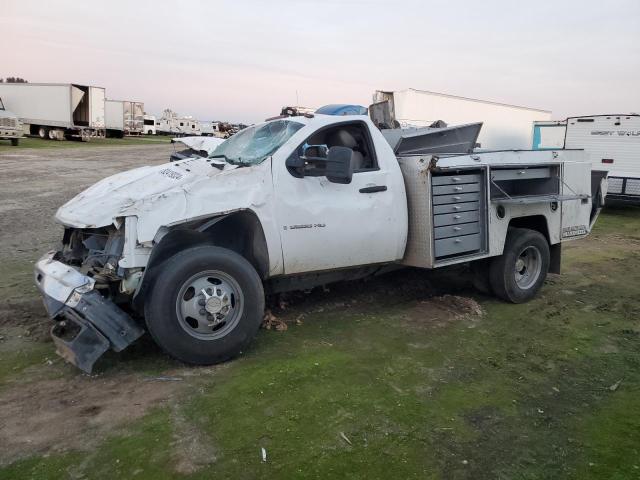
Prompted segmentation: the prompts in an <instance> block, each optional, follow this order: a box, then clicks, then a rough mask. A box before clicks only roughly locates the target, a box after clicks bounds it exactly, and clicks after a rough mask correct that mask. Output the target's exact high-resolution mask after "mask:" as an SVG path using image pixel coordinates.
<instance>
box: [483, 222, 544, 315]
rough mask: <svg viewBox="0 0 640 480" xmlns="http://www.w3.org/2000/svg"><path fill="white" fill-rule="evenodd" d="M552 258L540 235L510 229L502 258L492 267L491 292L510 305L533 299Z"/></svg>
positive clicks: (497, 259)
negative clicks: (510, 303)
mask: <svg viewBox="0 0 640 480" xmlns="http://www.w3.org/2000/svg"><path fill="white" fill-rule="evenodd" d="M549 258H550V254H549V244H548V243H547V239H546V238H545V237H544V236H543V235H542V234H541V233H540V232H537V231H535V230H529V229H526V228H510V229H509V231H508V233H507V239H506V241H505V244H504V251H503V253H502V255H501V256H499V257H496V258H494V259H493V261H492V262H491V266H490V268H489V280H490V284H491V289H492V290H493V292H494V293H495V294H496V295H497V296H498V297H500V298H502V299H503V300H506V301H508V302H512V303H524V302H527V301H529V300H531V299H532V298H533V297H534V296H535V295H536V294H537V293H538V291H539V290H540V288H541V287H542V284H543V283H544V280H545V279H546V278H547V272H548V271H549Z"/></svg>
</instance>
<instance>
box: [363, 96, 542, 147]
mask: <svg viewBox="0 0 640 480" xmlns="http://www.w3.org/2000/svg"><path fill="white" fill-rule="evenodd" d="M373 102H374V104H373V105H372V106H371V107H370V114H371V115H372V119H373V120H374V123H376V124H377V125H378V124H380V123H383V124H386V127H387V128H394V127H400V128H406V127H427V126H429V125H431V124H432V123H434V122H436V121H438V120H444V121H445V122H446V123H448V124H453V125H461V124H465V123H475V122H482V131H481V132H480V136H479V137H478V142H479V144H480V145H479V147H480V148H482V149H485V150H504V149H528V148H531V133H532V132H531V125H532V124H533V122H534V121H536V120H551V112H549V111H547V110H540V109H537V108H529V107H521V106H517V105H508V104H504V103H497V102H491V101H487V100H477V99H473V98H465V97H458V96H455V95H448V94H444V93H436V92H428V91H425V90H415V89H413V88H409V89H406V90H398V91H383V90H378V91H376V92H375V93H374V94H373ZM377 111H380V112H382V111H387V112H388V114H389V116H390V118H389V117H387V118H384V117H385V115H380V116H378V117H376V113H377Z"/></svg>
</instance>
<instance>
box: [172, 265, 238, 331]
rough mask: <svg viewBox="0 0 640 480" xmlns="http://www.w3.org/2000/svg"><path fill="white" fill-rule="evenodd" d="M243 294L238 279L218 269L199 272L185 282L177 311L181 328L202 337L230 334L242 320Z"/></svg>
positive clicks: (178, 300) (177, 302)
mask: <svg viewBox="0 0 640 480" xmlns="http://www.w3.org/2000/svg"><path fill="white" fill-rule="evenodd" d="M243 308H244V297H243V295H242V290H241V289H240V285H238V282H236V280H235V279H234V278H233V277H231V276H230V275H228V274H226V273H224V272H221V271H218V270H207V271H204V272H199V273H197V274H195V275H193V276H192V277H191V278H189V279H188V280H187V281H186V282H184V283H183V284H182V287H181V288H180V291H179V292H178V298H177V299H176V314H177V316H178V322H179V323H180V326H181V327H182V329H183V330H184V331H185V332H186V333H188V334H189V335H191V336H192V337H195V338H198V339H200V340H215V339H218V338H222V337H224V336H225V335H227V334H228V333H229V332H230V331H231V330H233V329H234V328H235V326H236V325H237V324H238V322H239V321H240V318H241V317H242V310H243Z"/></svg>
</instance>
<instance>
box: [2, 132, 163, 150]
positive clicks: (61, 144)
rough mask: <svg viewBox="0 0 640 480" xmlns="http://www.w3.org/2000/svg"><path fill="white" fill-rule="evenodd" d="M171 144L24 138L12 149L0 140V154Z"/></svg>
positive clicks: (158, 138) (151, 139)
mask: <svg viewBox="0 0 640 480" xmlns="http://www.w3.org/2000/svg"><path fill="white" fill-rule="evenodd" d="M165 143H171V137H168V136H162V135H152V136H140V137H125V138H94V139H91V140H90V141H89V142H81V141H76V140H63V141H55V140H43V139H41V138H32V137H24V138H21V139H20V144H19V145H18V146H17V147H12V146H11V144H10V143H9V141H8V140H6V141H4V140H0V152H14V151H16V152H17V151H20V150H22V149H25V148H79V147H101V146H108V147H113V146H118V145H121V146H127V145H158V144H165Z"/></svg>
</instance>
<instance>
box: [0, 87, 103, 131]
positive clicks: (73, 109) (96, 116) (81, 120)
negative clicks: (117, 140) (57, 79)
mask: <svg viewBox="0 0 640 480" xmlns="http://www.w3.org/2000/svg"><path fill="white" fill-rule="evenodd" d="M104 92H105V91H104V88H101V87H93V86H87V85H78V84H72V83H0V97H2V99H3V101H4V104H5V107H6V108H7V110H11V111H12V112H14V113H15V114H16V115H17V116H18V118H20V120H21V121H22V123H23V125H24V129H25V133H27V134H31V135H38V136H39V137H40V138H49V139H51V140H63V139H65V138H71V137H75V138H80V139H82V140H84V141H86V140H89V139H90V138H91V137H103V136H104V134H105V102H104V101H105V93H104Z"/></svg>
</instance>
